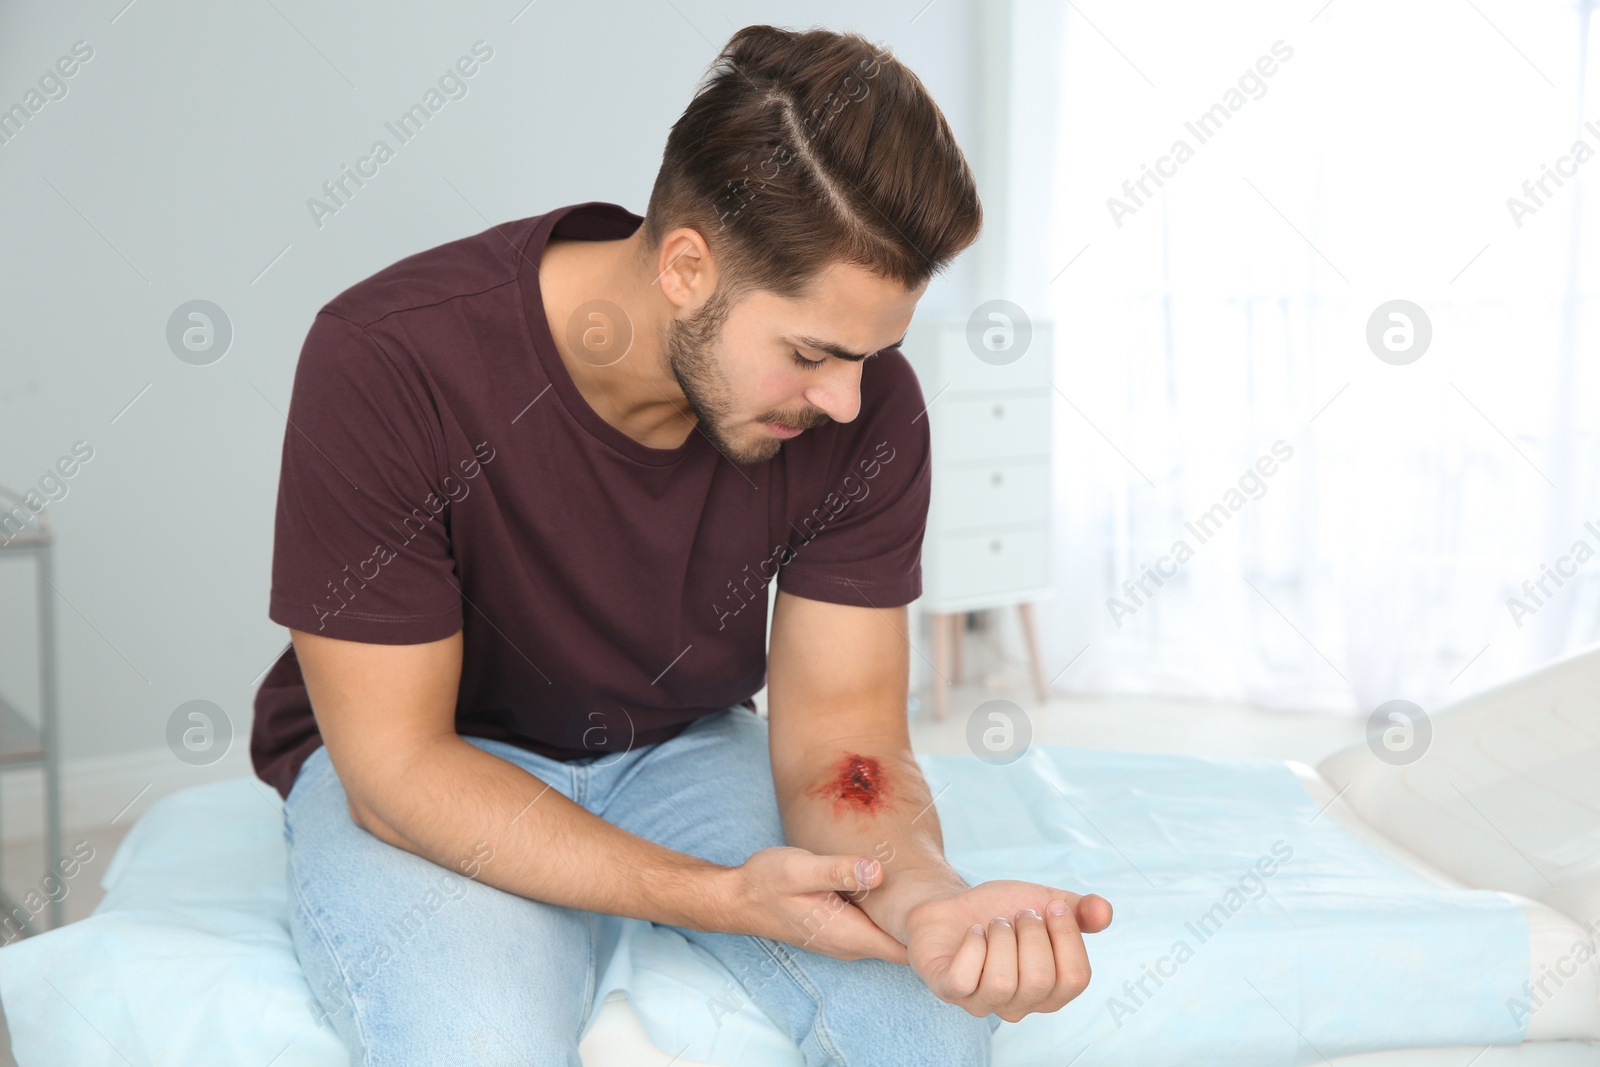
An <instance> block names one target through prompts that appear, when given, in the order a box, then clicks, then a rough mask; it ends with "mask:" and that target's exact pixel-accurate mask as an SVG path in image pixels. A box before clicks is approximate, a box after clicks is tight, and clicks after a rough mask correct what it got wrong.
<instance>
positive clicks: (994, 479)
mask: <svg viewBox="0 0 1600 1067" xmlns="http://www.w3.org/2000/svg"><path fill="white" fill-rule="evenodd" d="M989 484H990V485H999V484H1000V472H999V471H995V472H994V473H993V474H991V475H989Z"/></svg>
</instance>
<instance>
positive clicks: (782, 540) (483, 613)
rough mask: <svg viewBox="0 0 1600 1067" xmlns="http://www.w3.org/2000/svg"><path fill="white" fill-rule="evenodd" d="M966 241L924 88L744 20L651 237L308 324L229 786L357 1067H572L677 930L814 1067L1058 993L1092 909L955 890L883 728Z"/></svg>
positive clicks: (940, 1049) (875, 1052) (637, 232)
mask: <svg viewBox="0 0 1600 1067" xmlns="http://www.w3.org/2000/svg"><path fill="white" fill-rule="evenodd" d="M979 225H980V213H979V204H978V198H977V194H976V190H975V188H974V185H973V181H972V176H971V174H970V171H969V170H968V168H967V165H966V163H965V161H964V159H963V158H962V156H961V153H960V151H959V149H958V148H957V146H956V145H955V143H954V140H953V139H952V137H951V134H950V130H949V128H948V126H947V125H946V123H945V121H944V118H943V116H942V115H941V114H940V113H939V111H938V109H937V108H936V107H935V106H934V104H933V102H932V101H931V100H930V99H929V97H928V96H927V94H926V92H925V90H924V89H923V87H922V85H921V83H920V82H919V81H918V80H917V79H916V77H915V76H914V75H913V74H912V73H911V72H910V71H908V70H907V69H905V68H904V67H903V66H901V65H900V64H899V63H898V62H896V61H895V60H894V59H893V58H892V57H889V56H887V55H886V54H884V53H882V52H880V51H877V50H875V49H873V48H872V47H871V46H870V45H869V44H868V43H867V42H866V41H864V40H863V39H861V38H859V37H855V36H849V35H839V34H834V33H828V32H824V31H812V32H807V33H790V32H786V31H782V30H778V29H774V28H772V27H768V26H753V27H748V28H746V29H744V30H741V31H740V32H739V33H738V34H736V35H735V36H734V37H733V39H732V40H731V41H730V42H729V44H728V46H727V47H726V49H725V50H724V52H723V54H722V56H721V57H720V58H719V61H718V64H717V66H716V68H714V71H713V75H712V76H711V77H710V78H709V79H708V81H707V83H706V84H705V85H704V86H702V87H701V91H700V92H699V93H698V94H697V95H696V97H695V99H694V101H693V102H692V103H691V105H690V107H689V109H688V110H687V111H686V112H685V114H684V115H683V117H682V118H681V119H680V120H679V121H678V123H677V124H676V125H675V126H674V127H673V129H672V132H671V136H670V138H669V140H668V143H667V147H666V152H665V156H664V159H663V163H662V167H661V171H660V174H659V176H658V178H657V181H656V184H655V187H654V191H653V193H652V195H651V198H650V203H649V206H648V213H647V215H646V216H645V217H644V218H641V217H639V216H637V215H634V214H632V213H631V212H628V211H626V210H625V209H623V208H621V207H618V206H616V205H613V204H607V203H599V202H589V203H583V204H576V205H571V206H568V207H563V208H560V209H558V210H555V211H551V212H549V213H547V214H544V215H539V216H535V217H532V218H527V219H522V220H520V221H516V222H511V223H507V224H504V225H500V226H495V227H493V228H491V229H489V230H486V231H484V232H483V233H480V234H477V235H475V236H472V237H468V238H465V239H462V240H458V241H453V242H450V243H448V244H444V245H441V246H439V247H437V248H433V249H429V250H427V251H424V252H421V253H419V254H417V255H413V256H411V257H409V258H407V259H403V260H401V261H400V262H398V263H395V264H394V265H392V266H390V267H388V268H386V269H384V270H382V271H380V272H378V273H377V274H376V275H374V276H372V277H371V278H368V279H366V280H364V281H362V282H360V283H358V284H357V285H355V286H353V287H352V288H350V289H348V290H347V291H345V292H344V293H342V294H340V295H339V296H338V297H336V298H335V299H334V300H332V301H331V302H330V303H328V304H327V305H326V306H325V307H324V308H323V309H322V311H321V312H320V313H319V314H318V315H317V317H316V319H315V321H314V322H313V323H312V326H311V329H310V331H309V334H308V336H307V339H306V343H305V347H304V349H303V350H302V352H301V355H300V362H299V365H298V368H297V370H296V375H295V382H294V389H293V395H292V398H291V403H290V411H289V420H288V421H289V425H288V427H287V428H286V430H285V434H284V447H283V467H282V476H281V481H280V486H279V496H278V511H277V526H276V544H275V552H274V558H273V578H272V598H271V608H270V615H271V617H272V618H273V619H274V620H275V621H277V622H279V623H281V624H283V625H284V626H287V627H289V628H290V630H291V633H292V638H293V647H292V649H291V650H289V651H288V652H286V653H285V655H284V657H283V658H282V659H281V660H279V662H278V663H277V664H275V665H274V667H273V668H272V670H271V672H270V673H269V675H268V676H267V678H266V680H265V682H264V684H263V685H262V688H261V691H260V693H259V695H258V697H257V701H256V719H255V724H254V730H253V735H252V739H251V754H252V757H253V759H254V762H255V767H256V770H257V773H258V774H260V776H261V777H262V778H263V779H265V780H266V781H267V782H269V783H271V784H272V785H273V786H274V787H276V788H277V789H278V791H279V792H280V793H281V794H283V795H284V797H285V806H284V812H285V835H286V837H287V839H288V843H289V871H288V877H289V881H290V887H291V897H292V912H291V913H292V932H293V935H294V941H295V947H296V951H297V953H298V955H299V957H300V961H301V964H302V966H303V967H304V969H305V972H306V975H307V978H308V980H309V981H310V982H311V985H312V987H313V989H314V990H315V992H316V995H317V997H318V999H319V1001H320V1002H321V1005H322V1008H323V1011H324V1012H325V1015H326V1017H327V1020H328V1021H329V1022H330V1023H331V1025H333V1026H334V1027H335V1028H336V1030H337V1032H338V1033H339V1034H340V1036H341V1037H342V1038H343V1040H344V1041H345V1042H346V1043H347V1044H348V1045H349V1046H350V1048H351V1051H352V1054H353V1058H354V1060H355V1062H359V1063H363V1064H400V1063H415V1064H427V1065H430V1067H441V1065H446V1064H486V1063H496V1064H498V1063H507V1064H511V1063H517V1064H536V1065H543V1064H561V1065H567V1067H571V1065H576V1064H578V1062H579V1060H578V1055H577V1039H578V1035H579V1033H580V1031H581V1030H582V1028H583V1026H584V1024H585V1022H586V1020H587V1018H588V1013H589V1012H590V1010H591V999H592V992H593V985H594V981H595V943H594V932H595V927H594V925H593V923H594V917H595V914H596V913H609V914H614V915H624V916H631V917H636V918H641V919H647V920H651V921H653V922H658V923H663V924H669V925H672V926H674V927H677V928H679V929H681V930H682V931H683V932H684V934H685V935H686V936H687V937H688V938H690V939H691V940H692V941H694V942H695V943H697V944H699V945H700V946H702V947H703V948H705V949H706V950H708V951H709V952H711V953H712V954H713V955H714V956H715V957H717V958H718V959H719V960H720V961H721V962H722V963H724V964H725V965H726V966H727V968H728V969H729V971H730V972H731V973H732V974H733V976H734V977H735V979H737V981H738V982H739V983H740V986H741V988H742V990H743V992H744V993H745V994H746V995H747V996H748V998H749V1001H750V1002H751V1003H752V1004H754V1005H755V1006H756V1007H757V1008H758V1009H759V1010H761V1011H764V1012H766V1013H767V1014H768V1015H769V1016H770V1017H771V1018H772V1019H773V1020H775V1021H776V1022H777V1023H778V1024H780V1025H781V1026H782V1027H783V1028H784V1029H785V1030H786V1031H787V1033H788V1034H789V1035H790V1036H791V1037H792V1038H793V1040H794V1042H795V1044H796V1045H797V1047H799V1048H800V1049H801V1050H802V1051H803V1053H804V1054H805V1058H806V1061H807V1062H808V1063H809V1064H826V1063H851V1064H858V1063H869V1062H870V1063H873V1064H875V1065H892V1064H928V1063H942V1064H943V1063H959V1064H984V1063H987V1062H988V1056H989V1051H988V1050H989V1039H990V1033H991V1029H992V1028H993V1027H994V1026H997V1025H998V1024H999V1021H1000V1020H1001V1019H1006V1020H1016V1019H1020V1018H1022V1017H1023V1016H1024V1015H1026V1014H1027V1013H1029V1012H1049V1011H1055V1010H1057V1009H1059V1008H1061V1007H1062V1006H1063V1005H1064V1004H1066V1003H1067V1002H1068V1001H1069V1000H1071V999H1072V998H1073V997H1074V996H1076V995H1077V994H1078V993H1079V992H1080V991H1081V990H1082V989H1083V988H1084V986H1085V984H1086V983H1087V981H1088V978H1089V965H1088V960H1087V957H1086V954H1085V949H1084V943H1083V938H1082V933H1081V932H1080V931H1090V932H1092V931H1097V930H1100V929H1102V928H1104V927H1105V926H1106V925H1107V923H1109V922H1110V918H1111V910H1110V905H1109V904H1107V902H1106V901H1105V900H1104V899H1103V898H1100V897H1097V896H1092V895H1091V896H1085V897H1081V898H1080V897H1079V896H1078V895H1077V894H1074V893H1071V892H1067V891H1065V890H1061V889H1056V888H1053V887H1050V886H1044V885H1037V884H1033V883H1027V882H1018V881H997V882H986V883H983V884H981V885H978V886H968V885H967V884H966V883H965V882H963V880H962V879H961V878H960V877H959V876H958V875H957V874H956V872H955V871H954V870H952V869H951V867H950V866H949V865H948V864H947V863H946V862H945V859H944V856H943V850H942V842H941V838H940V833H939V819H938V815H937V812H936V811H935V809H934V807H933V804H932V801H933V798H932V797H931V796H930V794H929V790H928V788H927V785H926V784H925V783H924V781H923V779H922V777H921V775H920V773H919V771H918V767H917V764H916V762H915V760H914V758H913V756H912V752H911V747H910V743H909V739H908V736H907V723H906V714H905V711H906V689H907V683H908V676H909V648H908V643H907V637H906V635H907V633H908V632H909V624H908V620H907V612H906V607H905V605H906V604H908V603H909V602H910V601H912V600H914V599H916V597H917V596H918V595H919V594H920V592H921V572H920V569H919V566H920V564H919V559H920V550H921V541H922V534H923V529H924V524H925V521H926V516H927V508H928V499H929V479H930V475H929V435H928V420H927V418H926V417H925V416H924V412H923V407H924V398H923V395H922V392H921V390H920V388H919V387H918V383H917V380H916V378H915V376H914V375H913V373H912V371H911V368H910V365H909V364H908V363H907V361H906V359H905V358H904V356H903V355H902V354H901V353H900V352H899V350H898V348H897V347H896V346H897V344H898V343H899V341H900V339H902V338H903V336H904V334H905V330H906V327H907V325H908V324H909V323H910V321H911V317H912V313H913V310H914V309H915V307H916V303H917V300H918V299H919V298H920V297H921V295H922V293H923V292H924V290H925V288H926V285H927V282H928V279H929V278H930V277H931V275H932V274H933V273H935V272H936V271H938V270H940V269H942V268H943V267H944V266H945V265H946V264H947V263H948V262H949V261H950V260H951V259H952V258H953V257H954V256H955V255H956V254H957V253H959V252H960V251H961V250H962V249H964V248H966V247H967V246H968V245H970V244H971V242H972V241H973V240H974V239H975V238H976V235H977V232H978V229H979ZM773 580H776V581H777V583H778V591H777V600H776V606H775V609H774V614H773V619H772V636H771V650H770V653H769V652H768V651H767V649H766V648H765V647H764V646H765V643H766V624H767V619H766V608H767V592H766V587H767V585H768V583H769V582H771V581H773ZM764 681H765V682H766V683H767V684H768V692H769V704H770V707H769V711H768V715H767V716H766V717H765V718H763V717H762V716H760V715H758V714H757V710H756V707H755V703H754V701H753V699H752V696H753V694H754V693H756V692H757V691H758V690H759V689H760V688H761V686H762V684H763V682H764ZM724 1007H726V1006H724ZM707 1010H708V1019H707V1020H706V1021H707V1023H708V1024H711V1023H713V1022H714V1021H715V1019H714V1013H715V1011H717V1010H719V1009H717V1008H716V1007H715V1006H708V1009H707Z"/></svg>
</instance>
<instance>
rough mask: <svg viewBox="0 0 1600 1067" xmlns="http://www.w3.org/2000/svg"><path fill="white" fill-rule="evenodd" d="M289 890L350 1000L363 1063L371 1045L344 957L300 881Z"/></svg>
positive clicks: (294, 882) (293, 881) (314, 993)
mask: <svg viewBox="0 0 1600 1067" xmlns="http://www.w3.org/2000/svg"><path fill="white" fill-rule="evenodd" d="M289 890H290V892H291V893H293V894H294V902H295V904H296V906H298V907H299V908H300V910H301V911H302V912H304V913H305V917H306V922H307V923H308V924H309V925H310V926H311V929H312V932H313V933H314V934H316V937H317V940H318V941H319V942H321V943H322V947H323V949H324V950H325V951H326V952H327V953H328V958H329V959H331V960H333V966H334V969H335V970H337V971H338V972H339V977H340V978H341V979H342V980H343V981H344V988H345V993H346V995H347V996H348V997H349V1000H350V1020H351V1023H352V1024H353V1025H354V1027H355V1031H356V1038H357V1040H359V1041H360V1042H361V1058H362V1060H363V1061H366V1060H367V1058H368V1057H367V1053H368V1052H369V1051H370V1050H371V1045H370V1043H369V1042H368V1040H367V1033H366V1029H365V1027H363V1026H362V1023H361V1012H360V1010H359V1008H358V1005H357V1004H356V1001H357V993H356V985H355V982H354V980H353V979H352V977H351V974H350V970H349V968H347V967H346V966H345V963H344V957H342V956H341V955H340V954H339V952H338V950H337V949H335V948H334V947H333V941H332V940H331V939H330V938H329V937H328V934H327V932H326V931H325V930H324V929H323V926H322V920H321V919H320V918H319V917H318V915H317V913H316V912H315V911H314V910H313V909H312V908H311V907H310V906H309V904H308V903H307V901H306V898H305V896H304V894H302V893H301V892H300V881H299V879H298V878H290V879H289ZM311 992H312V995H316V992H317V991H316V990H315V989H313V990H312V991H311ZM318 1000H319V1001H320V1000H321V998H320V997H318ZM329 1025H330V1026H332V1025H333V1024H332V1019H331V1017H330V1020H329ZM337 1032H338V1031H337V1028H335V1033H337Z"/></svg>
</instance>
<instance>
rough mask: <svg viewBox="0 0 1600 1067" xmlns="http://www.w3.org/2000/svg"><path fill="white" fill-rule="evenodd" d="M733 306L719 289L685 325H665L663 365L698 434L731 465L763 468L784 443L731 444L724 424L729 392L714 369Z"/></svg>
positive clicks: (768, 440)
mask: <svg viewBox="0 0 1600 1067" xmlns="http://www.w3.org/2000/svg"><path fill="white" fill-rule="evenodd" d="M732 308H733V303H732V301H731V300H729V299H728V297H727V294H726V293H725V292H724V291H723V290H722V288H721V287H720V286H719V287H718V288H717V289H716V290H715V291H714V292H712V294H711V298H710V299H709V300H707V301H706V303H705V306H704V307H703V308H701V309H700V310H699V311H698V312H696V313H695V314H694V315H692V316H691V317H689V318H688V319H686V320H681V321H680V320H678V319H673V320H672V321H671V322H669V323H667V331H666V336H665V338H663V341H664V344H663V347H664V348H665V349H666V354H667V366H668V367H669V368H670V369H671V371H672V376H673V377H674V378H676V379H677V380H678V388H680V389H682V390H683V396H684V399H685V400H687V401H688V402H689V409H690V410H691V411H693V412H694V413H695V416H696V417H697V418H698V419H699V420H700V422H699V426H698V427H697V429H698V430H699V432H701V433H703V434H705V435H706V438H707V439H708V440H709V441H710V442H711V444H712V445H713V446H714V447H715V448H716V450H717V451H718V452H721V453H722V454H723V455H724V456H727V457H728V458H729V459H730V460H732V461H733V462H735V463H741V464H745V465H753V464H757V463H765V462H766V461H767V460H769V459H771V458H772V457H773V456H775V455H777V454H778V452H779V450H780V449H781V448H782V446H783V441H782V440H781V439H780V438H777V437H765V436H764V437H763V438H762V440H761V441H760V443H758V444H755V445H745V444H740V443H739V442H737V441H734V440H733V439H732V438H731V437H730V436H729V434H728V420H729V419H730V418H731V417H732V412H733V393H732V390H731V389H729V388H728V380H727V378H726V377H724V376H723V374H722V371H721V368H720V367H718V365H717V361H716V358H715V357H714V356H713V355H712V353H713V352H715V351H716V347H717V341H718V340H719V339H720V338H721V336H722V328H723V326H724V325H725V324H726V323H727V321H728V312H729V311H731V310H732Z"/></svg>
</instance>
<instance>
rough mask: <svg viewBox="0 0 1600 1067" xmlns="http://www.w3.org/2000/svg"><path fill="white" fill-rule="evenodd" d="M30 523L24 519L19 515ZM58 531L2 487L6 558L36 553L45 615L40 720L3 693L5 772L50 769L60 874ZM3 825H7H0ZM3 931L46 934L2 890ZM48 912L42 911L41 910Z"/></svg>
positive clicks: (53, 858) (48, 801) (1, 549)
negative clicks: (54, 575)
mask: <svg viewBox="0 0 1600 1067" xmlns="http://www.w3.org/2000/svg"><path fill="white" fill-rule="evenodd" d="M19 515H20V516H23V517H24V519H25V521H23V522H21V523H18V522H16V518H17V517H18V516H19ZM54 542H55V534H54V532H53V531H52V530H51V529H50V522H49V518H48V516H46V515H45V513H44V512H40V513H39V514H37V515H35V514H33V513H32V511H31V510H30V509H29V508H28V507H27V506H26V505H25V504H24V502H23V499H22V497H20V496H18V495H17V494H16V493H13V492H11V491H10V490H8V489H6V488H5V487H4V486H0V558H3V557H5V556H7V555H9V554H11V553H17V554H25V555H30V556H31V557H32V558H33V563H34V570H35V573H36V575H37V578H38V582H37V587H38V592H37V595H36V597H37V600H38V613H39V616H38V617H39V720H38V722H37V723H34V722H33V721H32V720H30V719H29V718H28V717H27V716H26V715H24V714H23V713H22V712H21V711H20V710H19V709H18V708H17V706H16V705H14V704H12V703H11V702H10V701H9V700H7V699H6V698H5V697H4V695H0V772H4V771H11V770H18V769H26V768H31V767H38V768H40V769H41V770H42V771H43V772H44V816H45V834H44V837H45V849H44V851H45V873H47V874H50V873H59V872H60V870H61V867H62V862H61V860H62V856H61V757H60V752H59V751H58V745H59V741H58V734H57V732H56V723H57V719H56V635H55V600H54V599H53V598H54V595H55V586H54V583H53V582H52V581H51V575H52V568H53V565H54V561H53V559H52V553H51V549H52V547H53V545H54ZM0 825H3V823H0ZM64 900H65V894H63V895H62V896H60V897H53V898H52V899H51V900H50V903H49V905H48V912H49V915H50V927H49V928H50V929H52V930H54V929H57V928H59V927H60V926H61V925H62V923H63V922H64V921H65V910H64V908H63V901H64ZM0 905H3V906H4V908H5V914H4V915H0V931H3V935H4V939H5V941H7V942H9V941H10V940H11V937H10V935H11V924H13V923H15V924H16V926H17V927H18V928H20V931H21V934H22V936H25V937H26V936H32V935H34V934H37V933H39V932H40V930H39V927H38V926H37V925H36V924H35V922H34V920H35V919H36V918H38V915H35V914H33V913H31V912H30V911H29V910H28V909H27V908H26V907H24V906H22V905H21V904H19V903H18V902H17V901H15V900H13V899H12V898H11V896H10V894H8V893H6V892H5V891H4V889H0ZM41 914H42V913H41Z"/></svg>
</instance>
